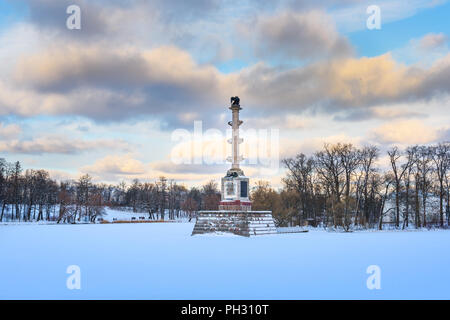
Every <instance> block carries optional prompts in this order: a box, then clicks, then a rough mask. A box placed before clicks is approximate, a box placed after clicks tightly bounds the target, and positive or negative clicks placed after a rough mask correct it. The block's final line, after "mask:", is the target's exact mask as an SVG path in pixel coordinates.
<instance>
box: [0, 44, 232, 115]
mask: <svg viewBox="0 0 450 320" xmlns="http://www.w3.org/2000/svg"><path fill="white" fill-rule="evenodd" d="M232 78H233V76H224V75H221V74H220V73H219V72H218V70H217V69H216V68H214V67H212V66H199V65H197V64H196V63H195V62H194V61H193V59H192V57H191V56H190V55H189V54H188V53H186V52H185V51H182V50H180V49H178V48H176V47H161V48H157V49H153V50H142V51H141V50H138V49H129V50H105V49H104V48H102V47H96V46H92V47H82V46H77V45H74V46H67V47H60V46H59V47H53V48H51V49H49V50H47V51H45V52H41V53H40V54H37V55H31V56H27V57H24V58H22V59H20V61H19V63H18V65H17V68H16V71H15V73H14V81H15V84H16V86H19V87H20V88H21V89H19V90H17V88H16V89H15V90H13V89H11V88H9V87H8V86H6V85H0V105H2V104H3V105H6V106H8V109H9V111H12V109H14V107H16V108H17V106H15V102H18V103H19V104H21V102H22V101H23V97H24V96H25V98H26V99H27V100H29V103H23V107H22V108H20V106H19V111H21V112H22V114H27V113H36V112H39V113H49V114H68V113H69V114H80V115H85V116H89V117H91V118H94V119H96V120H99V121H104V120H110V119H123V118H124V117H125V118H133V117H136V116H139V115H140V114H166V115H167V114H168V113H170V114H171V115H172V116H173V115H174V114H176V113H177V112H179V110H180V108H185V109H186V111H189V112H191V113H192V112H195V111H198V110H201V109H202V108H206V107H207V106H208V107H209V108H210V107H211V101H226V100H228V97H226V98H225V96H224V94H223V93H222V90H223V89H225V88H229V87H232ZM0 84H1V83H0ZM2 91H3V93H2ZM230 91H232V90H226V92H230ZM27 93H28V95H27ZM217 97H222V98H221V99H217ZM2 100H3V101H2ZM2 102H3V103H2ZM216 103H217V102H216ZM36 104H37V106H36Z"/></svg>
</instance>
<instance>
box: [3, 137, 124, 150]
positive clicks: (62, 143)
mask: <svg viewBox="0 0 450 320" xmlns="http://www.w3.org/2000/svg"><path fill="white" fill-rule="evenodd" d="M130 148H131V146H130V144H129V143H127V142H125V141H123V140H90V141H89V140H74V139H67V138H64V137H60V136H47V137H38V138H33V139H31V140H18V139H10V140H6V141H0V152H9V153H20V154H45V153H52V154H56V153H57V154H78V153H82V152H86V151H90V150H102V149H113V150H124V151H127V150H130Z"/></svg>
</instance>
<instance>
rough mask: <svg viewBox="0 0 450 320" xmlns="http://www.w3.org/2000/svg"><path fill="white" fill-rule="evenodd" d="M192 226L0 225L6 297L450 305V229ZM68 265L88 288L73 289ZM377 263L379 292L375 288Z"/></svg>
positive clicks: (1, 288)
mask: <svg viewBox="0 0 450 320" xmlns="http://www.w3.org/2000/svg"><path fill="white" fill-rule="evenodd" d="M192 228H193V224H192V223H143V224H103V225H100V224H96V225H1V226H0V298H2V299H5V298H7V299H10V298H11V299H366V298H369V299H393V298H395V299H407V298H408V299H450V277H449V275H448V274H449V270H450V254H449V244H450V231H417V232H416V231H406V232H398V231H397V232H392V231H385V232H354V233H330V232H325V231H321V230H320V231H311V232H308V233H297V234H295V233H293V234H280V235H271V236H260V237H254V238H243V237H237V236H194V237H191V235H190V234H191V231H192ZM69 265H78V266H79V267H80V269H81V290H69V289H67V287H66V280H67V278H68V277H69V275H68V274H67V273H66V269H67V267H68V266H69ZM369 265H378V266H379V267H380V268H381V289H380V290H369V289H367V286H366V280H367V278H368V277H369V275H368V274H367V273H366V269H367V267H368V266H369Z"/></svg>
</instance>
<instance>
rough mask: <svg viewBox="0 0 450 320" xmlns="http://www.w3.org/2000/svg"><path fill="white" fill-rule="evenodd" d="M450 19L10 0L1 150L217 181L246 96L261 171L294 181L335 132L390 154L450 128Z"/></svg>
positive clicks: (448, 133) (352, 6) (251, 143)
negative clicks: (76, 12)
mask: <svg viewBox="0 0 450 320" xmlns="http://www.w3.org/2000/svg"><path fill="white" fill-rule="evenodd" d="M73 4H74V5H77V6H78V7H79V8H80V12H81V17H80V26H81V28H80V29H68V28H67V24H66V22H67V19H68V18H70V16H71V13H69V14H68V13H67V12H66V10H67V7H68V6H70V5H73ZM370 5H377V6H378V7H379V8H380V17H381V19H380V21H381V25H380V27H381V28H380V29H369V28H368V27H367V23H366V22H367V20H368V19H369V18H370V16H371V14H370V13H369V14H368V13H367V8H368V7H369V6H370ZM449 16H450V3H449V2H448V1H444V0H434V1H422V0H409V1H402V0H391V1H356V0H343V1H337V0H325V1H311V0H285V1H256V0H247V1H242V0H241V1H238V0H227V1H218V0H192V1H183V0H172V1H164V0H151V1H143V0H123V1H119V0H110V1H105V0H90V1H87V0H69V1H66V0H54V1H52V0H34V1H33V0H15V1H9V0H0V61H1V62H2V63H0V71H1V72H0V157H3V158H6V160H8V161H10V162H12V161H20V162H21V163H22V165H23V167H24V169H46V170H48V171H49V172H50V173H51V176H52V177H53V178H55V179H58V180H61V179H76V178H77V177H79V176H80V175H82V174H86V173H88V174H90V175H91V176H92V177H93V178H94V180H95V181H97V182H105V183H114V184H115V183H118V182H120V181H126V182H130V181H131V180H132V179H135V178H138V179H140V180H141V181H152V180H154V179H157V178H158V177H160V176H165V177H167V178H169V179H174V180H176V181H178V182H180V183H184V184H186V185H188V186H192V185H199V184H202V183H205V182H206V181H208V180H210V179H215V180H217V181H218V179H220V177H221V176H223V175H224V173H225V171H226V170H227V168H228V167H229V166H230V164H229V163H227V162H225V161H224V159H225V158H226V156H227V155H229V152H230V148H229V146H228V145H227V143H226V137H227V135H228V136H229V130H228V125H227V121H229V120H231V114H230V110H229V109H228V107H229V104H230V97H232V96H239V97H240V98H241V106H242V108H243V109H242V111H241V119H242V120H243V121H244V123H243V125H242V126H241V129H242V135H243V137H244V143H243V144H242V145H241V150H242V154H243V156H244V158H245V159H246V160H244V163H243V164H242V166H243V168H244V172H245V173H246V174H247V175H248V176H249V177H250V179H251V181H252V182H253V183H254V182H256V181H258V180H268V181H270V182H272V184H273V185H274V186H280V185H281V179H282V177H283V175H284V173H285V172H284V169H283V168H282V166H281V165H280V164H279V161H280V160H281V159H284V158H288V157H293V156H295V155H296V154H298V153H300V152H302V153H305V154H307V155H311V154H313V153H314V152H315V151H317V150H318V149H320V148H321V147H322V146H323V144H324V143H325V142H328V143H335V142H346V143H352V144H354V145H355V146H358V147H361V146H364V145H367V144H373V145H377V146H378V147H379V148H380V150H381V151H382V157H381V159H380V161H381V162H382V161H383V159H385V156H384V154H385V150H387V149H388V148H390V147H392V146H394V145H396V146H399V147H400V148H404V147H406V146H408V145H412V144H432V143H437V142H440V141H448V140H450V112H449V111H450V96H449V93H450V80H449V79H450V52H449V45H450V44H449V41H450V40H449V34H450V24H449V23H448V17H449ZM199 128H200V130H199ZM199 132H200V134H199Z"/></svg>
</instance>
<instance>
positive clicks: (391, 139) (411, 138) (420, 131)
mask: <svg viewBox="0 0 450 320" xmlns="http://www.w3.org/2000/svg"><path fill="white" fill-rule="evenodd" d="M372 134H373V136H374V139H377V140H378V141H381V142H384V143H401V144H425V143H430V142H433V141H436V140H437V139H438V138H439V135H438V130H437V129H436V128H435V127H432V126H429V125H427V124H425V123H423V122H422V121H420V120H401V121H392V122H388V123H386V124H383V125H381V126H380V127H378V128H375V129H374V130H373V132H372Z"/></svg>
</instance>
